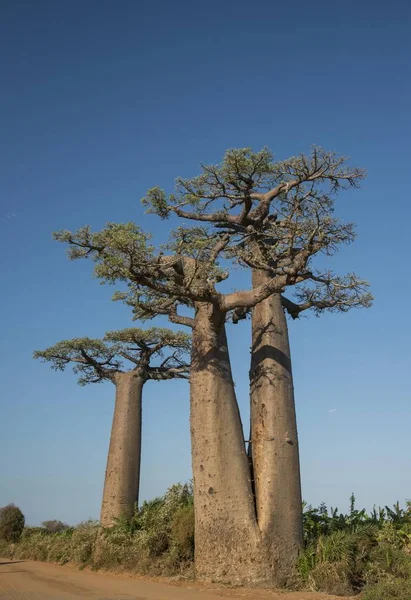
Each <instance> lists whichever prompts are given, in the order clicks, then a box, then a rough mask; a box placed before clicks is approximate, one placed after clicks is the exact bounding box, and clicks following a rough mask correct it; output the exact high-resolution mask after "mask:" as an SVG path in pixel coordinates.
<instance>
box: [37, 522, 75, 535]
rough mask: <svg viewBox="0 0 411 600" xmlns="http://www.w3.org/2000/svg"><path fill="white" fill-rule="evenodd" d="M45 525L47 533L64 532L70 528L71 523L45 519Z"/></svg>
mask: <svg viewBox="0 0 411 600" xmlns="http://www.w3.org/2000/svg"><path fill="white" fill-rule="evenodd" d="M43 527H44V529H45V530H46V532H47V533H62V532H63V531H66V529H70V525H67V523H63V522H62V521H58V520H57V519H52V520H51V521H43Z"/></svg>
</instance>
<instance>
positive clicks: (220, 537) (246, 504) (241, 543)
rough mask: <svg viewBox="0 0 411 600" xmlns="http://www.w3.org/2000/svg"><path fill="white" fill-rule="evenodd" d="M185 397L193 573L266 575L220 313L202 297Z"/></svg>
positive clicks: (228, 578) (251, 578)
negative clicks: (188, 414) (192, 513)
mask: <svg viewBox="0 0 411 600" xmlns="http://www.w3.org/2000/svg"><path fill="white" fill-rule="evenodd" d="M190 403H191V418H190V421H191V444H192V461H193V475H194V498H195V536H196V538H195V554H196V556H195V559H196V572H197V576H198V577H199V578H200V579H202V580H205V581H221V582H228V583H242V584H246V583H251V582H252V583H256V582H264V581H266V580H267V573H266V570H265V563H264V561H263V560H260V559H261V556H260V547H261V543H260V541H261V535H260V532H259V531H258V527H257V522H256V515H255V505H254V499H253V494H252V489H251V481H250V469H249V465H248V459H247V453H246V451H245V444H244V434H243V429H242V425H241V419H240V413H239V410H238V405H237V400H236V396H235V392H234V384H233V379H232V373H231V365H230V359H229V354H228V348H227V339H226V333H225V317H224V315H223V314H221V313H219V311H218V309H216V308H215V307H213V306H212V305H209V304H204V303H199V304H198V305H197V306H196V316H195V322H194V328H193V339H192V362H191V375H190Z"/></svg>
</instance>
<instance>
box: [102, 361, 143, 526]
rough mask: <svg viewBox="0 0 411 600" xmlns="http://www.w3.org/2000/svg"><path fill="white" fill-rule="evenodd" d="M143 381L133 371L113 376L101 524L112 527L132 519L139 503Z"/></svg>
mask: <svg viewBox="0 0 411 600" xmlns="http://www.w3.org/2000/svg"><path fill="white" fill-rule="evenodd" d="M143 385H144V379H143V378H142V377H141V376H139V374H137V373H136V372H135V371H131V372H128V373H117V374H116V375H115V386H116V402H115V408H114V417H113V425H112V428H111V437H110V447H109V452H108V457H107V468H106V476H105V481H104V491H103V503H102V507H101V517H100V521H101V524H102V525H103V527H111V526H112V525H114V524H115V521H116V519H118V518H120V517H123V516H125V517H131V516H132V515H133V511H134V505H135V503H136V502H138V493H139V484H140V462H141V417H142V391H143Z"/></svg>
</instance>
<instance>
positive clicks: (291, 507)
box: [250, 270, 303, 584]
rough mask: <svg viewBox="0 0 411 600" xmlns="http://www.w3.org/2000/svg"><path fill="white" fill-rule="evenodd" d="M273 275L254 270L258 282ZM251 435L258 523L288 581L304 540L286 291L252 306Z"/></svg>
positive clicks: (277, 571) (279, 576)
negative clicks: (284, 298)
mask: <svg viewBox="0 0 411 600" xmlns="http://www.w3.org/2000/svg"><path fill="white" fill-rule="evenodd" d="M269 278H270V276H269V275H268V274H267V273H266V272H264V271H260V270H254V271H253V275H252V280H253V287H257V286H259V285H261V284H262V283H264V282H265V281H266V280H268V279H269ZM250 391H251V431H252V432H251V440H252V461H253V469H254V480H255V483H254V485H255V495H256V507H257V519H258V526H259V529H260V531H261V535H262V538H263V543H264V544H265V546H266V548H267V551H268V553H269V555H270V556H271V557H272V560H273V563H272V569H273V573H274V577H275V580H276V582H277V583H279V584H282V583H285V582H286V580H287V578H288V577H289V576H290V574H291V573H292V571H293V565H294V563H295V560H296V558H297V555H298V551H299V549H300V548H301V546H302V541H303V538H302V499H301V483H300V464H299V450H298V437H297V424H296V415H295V403H294V390H293V377H292V371H291V357H290V345H289V340H288V328H287V321H286V318H285V314H284V310H283V308H282V306H281V296H280V295H279V294H275V295H273V296H271V297H270V298H268V299H267V300H264V301H263V302H261V303H260V304H258V305H257V306H255V307H254V308H253V311H252V358H251V371H250Z"/></svg>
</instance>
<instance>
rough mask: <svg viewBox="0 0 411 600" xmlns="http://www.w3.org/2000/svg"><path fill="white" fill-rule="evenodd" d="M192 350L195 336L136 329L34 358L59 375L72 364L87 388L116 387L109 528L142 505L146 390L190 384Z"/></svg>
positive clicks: (107, 493)
mask: <svg viewBox="0 0 411 600" xmlns="http://www.w3.org/2000/svg"><path fill="white" fill-rule="evenodd" d="M189 350H190V336H189V335H187V334H186V333H184V332H181V331H176V332H175V331H170V330H169V329H160V328H152V329H148V330H143V329H137V328H130V329H123V330H120V331H110V332H109V333H107V334H106V335H105V336H104V338H103V340H99V339H90V338H76V339H72V340H64V341H62V342H59V343H57V344H55V345H54V346H51V347H50V348H47V349H46V350H43V351H37V352H35V353H34V357H35V358H40V359H42V360H43V361H47V362H50V363H51V366H52V368H54V369H55V370H59V371H64V369H65V368H66V366H68V365H69V364H72V365H73V370H74V372H75V373H77V374H78V375H79V383H80V384H81V385H86V384H88V383H99V382H102V381H111V382H112V383H114V385H115V387H116V400H115V408H114V417H113V424H112V428H111V437H110V447H109V452H108V457H107V468H106V476H105V480H104V492H103V502H102V507H101V517H100V521H101V524H102V525H103V526H104V527H111V526H112V525H114V524H115V522H116V520H117V519H119V518H120V517H131V516H132V515H133V511H134V506H135V504H136V503H137V502H138V494H139V485H140V462H141V425H142V395H143V386H144V384H145V383H146V382H147V381H148V380H153V381H163V380H167V379H174V378H184V379H187V378H188V374H189V367H188V364H187V362H186V361H185V357H186V355H187V353H188V352H189ZM124 363H126V364H127V363H128V364H129V365H130V367H129V369H128V370H124V366H123V365H124Z"/></svg>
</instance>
